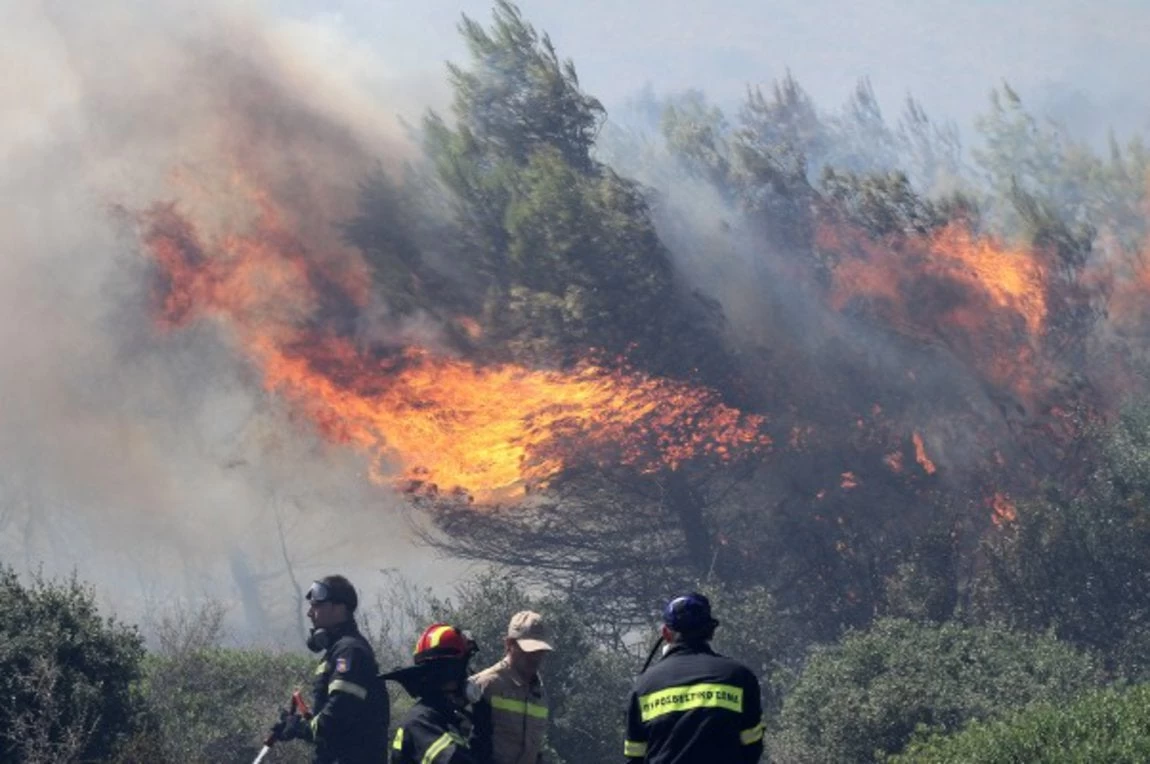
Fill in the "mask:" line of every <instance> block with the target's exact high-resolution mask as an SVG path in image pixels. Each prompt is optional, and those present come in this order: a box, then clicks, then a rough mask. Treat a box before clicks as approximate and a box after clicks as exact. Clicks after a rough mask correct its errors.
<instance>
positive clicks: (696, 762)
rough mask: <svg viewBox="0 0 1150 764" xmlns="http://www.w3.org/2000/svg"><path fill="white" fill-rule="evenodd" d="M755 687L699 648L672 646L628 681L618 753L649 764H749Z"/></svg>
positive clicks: (741, 669) (759, 732) (740, 671)
mask: <svg viewBox="0 0 1150 764" xmlns="http://www.w3.org/2000/svg"><path fill="white" fill-rule="evenodd" d="M762 715H763V714H762V700H761V695H760V691H759V681H758V679H756V678H755V675H754V674H753V673H752V672H751V670H750V669H748V668H747V667H746V666H744V665H742V664H741V663H739V662H738V661H735V660H732V659H730V658H726V657H724V656H722V655H719V654H717V653H715V652H714V651H713V650H711V648H710V647H709V646H708V645H706V644H705V643H700V644H692V645H688V644H674V645H672V646H671V647H670V649H669V650H668V651H667V653H666V655H664V656H663V658H662V659H661V660H660V661H659V662H658V663H656V664H655V665H654V666H652V667H651V668H650V669H648V670H647V671H646V672H644V673H643V674H642V675H641V676H640V677H639V678H638V679H636V680H635V687H634V689H633V690H632V692H631V699H630V703H629V704H628V707H627V738H626V740H625V741H624V744H623V754H624V756H625V757H626V760H627V761H628V762H629V763H630V762H650V764H715V763H716V762H724V764H727V763H729V764H752V763H753V762H757V761H758V760H759V758H760V757H761V756H762V754H763V722H762Z"/></svg>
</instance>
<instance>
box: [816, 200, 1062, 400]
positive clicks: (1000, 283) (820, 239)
mask: <svg viewBox="0 0 1150 764" xmlns="http://www.w3.org/2000/svg"><path fill="white" fill-rule="evenodd" d="M817 244H818V246H819V248H820V249H821V250H823V251H824V252H828V253H831V254H832V255H834V256H836V258H837V262H836V265H835V267H834V269H833V280H832V285H831V289H830V292H829V295H828V299H829V302H830V305H831V307H832V308H833V309H835V310H837V311H843V310H846V309H847V308H848V306H849V307H853V308H854V309H859V310H863V311H866V312H869V313H872V314H874V315H876V316H878V317H881V318H882V319H883V320H884V321H886V322H887V323H889V324H890V326H891V328H893V329H894V330H895V331H898V332H900V333H903V334H906V335H908V336H912V337H918V338H921V339H923V340H925V341H928V342H937V341H938V339H939V338H940V336H941V337H945V338H947V341H948V343H949V344H950V345H951V346H952V348H953V349H954V350H955V351H956V352H957V353H959V354H960V355H961V356H965V357H967V359H968V360H969V361H970V362H972V363H974V364H975V365H976V366H977V367H979V368H981V369H982V370H983V372H984V373H985V374H986V375H987V376H988V377H989V378H990V379H991V380H993V381H995V382H996V383H998V384H1001V385H1003V386H1007V387H1010V388H1012V389H1014V390H1015V391H1016V392H1017V393H1019V394H1020V395H1022V396H1024V397H1030V396H1031V395H1032V394H1033V392H1034V386H1035V382H1036V380H1037V379H1038V377H1039V372H1038V369H1037V368H1036V364H1037V353H1036V345H1037V342H1038V341H1039V339H1040V338H1041V336H1042V334H1043V332H1044V331H1045V327H1046V321H1047V314H1048V306H1047V292H1046V290H1047V270H1046V267H1045V265H1044V261H1043V258H1042V255H1041V253H1038V252H1032V251H1030V250H1027V249H1020V248H1011V247H1008V246H1006V245H1005V244H1003V243H1002V242H1000V241H998V240H996V239H994V238H990V237H983V238H976V237H975V236H973V235H972V234H971V233H970V232H969V231H968V230H967V229H966V227H965V226H964V225H962V224H960V223H951V224H949V225H947V226H946V227H944V228H942V229H940V230H939V231H937V232H936V233H934V234H933V235H931V236H929V237H923V238H914V237H911V238H906V237H887V238H885V239H882V240H876V239H874V238H871V237H869V236H868V235H866V234H865V233H864V232H861V231H858V230H855V229H853V228H850V227H849V226H845V225H821V226H820V227H819V228H818V231H817Z"/></svg>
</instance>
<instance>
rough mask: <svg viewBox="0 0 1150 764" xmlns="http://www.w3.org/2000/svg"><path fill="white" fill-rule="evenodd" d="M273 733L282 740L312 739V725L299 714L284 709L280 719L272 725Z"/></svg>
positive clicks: (277, 738)
mask: <svg viewBox="0 0 1150 764" xmlns="http://www.w3.org/2000/svg"><path fill="white" fill-rule="evenodd" d="M271 734H272V735H273V736H274V737H275V739H276V740H280V741H287V740H297V739H298V740H311V725H310V724H309V723H308V721H307V720H306V719H304V718H303V717H302V716H300V715H299V714H297V713H294V712H292V711H283V712H281V713H280V720H279V721H278V722H276V724H275V726H274V727H272V731H271Z"/></svg>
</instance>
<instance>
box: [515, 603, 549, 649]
mask: <svg viewBox="0 0 1150 764" xmlns="http://www.w3.org/2000/svg"><path fill="white" fill-rule="evenodd" d="M507 638H508V639H514V640H515V642H516V643H517V644H518V645H519V649H521V650H522V651H523V652H525V653H534V652H538V651H540V650H554V649H555V648H553V647H551V645H550V643H548V642H547V626H546V624H544V622H543V616H541V615H539V614H538V613H535V612H532V611H530V610H521V611H520V612H518V613H516V614H515V615H513V616H511V623H509V624H507Z"/></svg>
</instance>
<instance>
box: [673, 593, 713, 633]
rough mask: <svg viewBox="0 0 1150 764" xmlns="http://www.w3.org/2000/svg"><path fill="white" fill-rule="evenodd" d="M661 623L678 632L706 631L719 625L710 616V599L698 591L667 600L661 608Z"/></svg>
mask: <svg viewBox="0 0 1150 764" xmlns="http://www.w3.org/2000/svg"><path fill="white" fill-rule="evenodd" d="M663 623H665V624H666V625H667V628H669V629H671V630H672V631H677V632H679V633H680V634H690V633H693V632H700V631H706V630H708V629H713V628H715V627H716V626H718V625H719V622H718V621H717V620H715V619H714V618H713V617H712V616H711V601H710V600H708V599H707V598H706V597H705V596H704V595H702V594H699V593H698V592H691V593H690V594H684V595H683V596H681V597H676V598H675V599H673V600H671V601H670V602H668V603H667V606H666V607H665V608H663Z"/></svg>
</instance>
